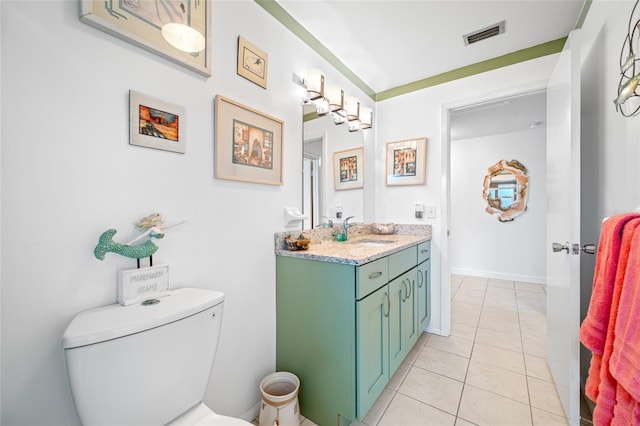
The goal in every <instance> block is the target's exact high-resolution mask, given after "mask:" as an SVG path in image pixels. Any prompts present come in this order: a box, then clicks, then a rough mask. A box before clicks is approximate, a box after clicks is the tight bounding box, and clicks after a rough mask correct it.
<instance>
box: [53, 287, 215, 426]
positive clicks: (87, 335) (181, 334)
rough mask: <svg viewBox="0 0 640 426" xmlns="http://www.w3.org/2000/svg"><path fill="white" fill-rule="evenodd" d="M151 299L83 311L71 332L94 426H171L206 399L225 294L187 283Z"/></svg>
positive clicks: (84, 416)
mask: <svg viewBox="0 0 640 426" xmlns="http://www.w3.org/2000/svg"><path fill="white" fill-rule="evenodd" d="M157 301H159V303H156V304H150V305H141V304H139V305H130V306H121V305H118V304H115V305H109V306H104V307H102V308H97V309H92V310H90V311H86V312H82V313H80V314H78V315H77V316H76V317H75V318H74V319H73V320H72V321H71V323H70V324H69V326H68V327H67V329H66V331H65V333H64V335H63V338H62V346H63V348H64V353H65V359H66V362H67V370H68V373H69V379H70V383H71V391H72V393H73V397H74V401H75V404H76V410H77V411H78V415H79V417H80V420H81V421H82V423H83V424H84V425H85V426H89V425H135V426H142V425H154V426H157V425H163V424H166V423H168V422H169V421H171V420H172V419H174V418H176V417H177V416H179V415H180V414H182V413H183V412H185V411H186V410H188V409H189V408H190V407H192V406H194V405H195V404H197V403H199V402H200V401H202V398H203V396H204V393H205V390H206V387H207V383H208V382H209V374H210V372H211V366H212V365H213V359H214V357H215V353H216V347H217V345H218V338H219V335H220V325H221V321H222V308H223V301H224V295H223V294H222V293H220V292H216V291H210V290H201V289H194V288H183V289H178V290H173V291H171V292H170V293H169V295H168V296H165V297H162V298H159V299H157Z"/></svg>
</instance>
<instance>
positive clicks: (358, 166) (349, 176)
mask: <svg viewBox="0 0 640 426" xmlns="http://www.w3.org/2000/svg"><path fill="white" fill-rule="evenodd" d="M363 175H364V148H363V147H358V148H352V149H346V150H344V151H337V152H334V153H333V183H334V187H335V190H336V191H340V190H342V189H355V188H362V187H363V182H364V176H363Z"/></svg>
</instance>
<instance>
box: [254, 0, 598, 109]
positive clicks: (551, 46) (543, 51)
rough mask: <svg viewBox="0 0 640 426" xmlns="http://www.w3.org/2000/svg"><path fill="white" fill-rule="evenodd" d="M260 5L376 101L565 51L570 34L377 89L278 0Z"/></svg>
mask: <svg viewBox="0 0 640 426" xmlns="http://www.w3.org/2000/svg"><path fill="white" fill-rule="evenodd" d="M254 1H255V2H256V3H257V4H258V5H259V6H260V7H262V8H263V9H264V10H266V11H267V12H268V13H269V14H270V15H271V16H273V17H274V18H275V19H276V20H278V21H279V22H280V23H281V24H282V25H284V26H285V27H286V28H287V29H289V31H291V32H292V33H293V34H294V35H296V36H297V37H298V38H299V39H300V40H302V41H303V42H305V43H306V44H307V45H308V46H309V47H311V48H312V49H313V50H314V51H316V52H317V53H318V54H319V55H320V56H322V58H324V59H325V60H326V61H327V62H329V63H330V64H331V65H332V66H333V67H334V68H335V69H336V70H338V71H339V72H340V73H341V74H342V75H344V76H345V77H346V78H348V79H349V80H350V81H351V82H352V83H353V84H355V85H356V86H357V87H358V88H360V89H361V90H362V91H363V92H364V93H366V94H367V96H369V97H370V98H371V99H372V100H373V101H375V102H380V101H383V100H386V99H390V98H393V97H396V96H400V95H405V94H407V93H411V92H415V91H417V90H421V89H426V88H428V87H433V86H437V85H439V84H443V83H447V82H450V81H453V80H458V79H461V78H465V77H469V76H472V75H475V74H480V73H483V72H487V71H492V70H495V69H498V68H502V67H506V66H509V65H513V64H517V63H519V62H524V61H529V60H531V59H536V58H540V57H542V56H547V55H552V54H554V53H559V52H561V51H562V48H563V47H564V44H565V42H566V40H567V37H562V38H559V39H557V40H552V41H549V42H546V43H542V44H538V45H536V46H532V47H528V48H526V49H522V50H518V51H515V52H511V53H508V54H506V55H502V56H498V57H496V58H492V59H488V60H486V61H482V62H478V63H475V64H471V65H467V66H464V67H461V68H457V69H454V70H451V71H447V72H444V73H442V74H438V75H434V76H431V77H427V78H424V79H422V80H418V81H414V82H412V83H407V84H403V85H401V86H397V87H393V88H391V89H387V90H383V91H382V92H378V93H376V92H375V91H374V90H373V89H372V88H371V87H369V86H368V85H367V84H366V83H365V82H364V81H362V79H361V78H360V77H358V76H357V75H356V74H355V73H353V71H351V70H350V69H349V68H348V67H347V66H346V65H345V64H344V63H343V62H342V61H341V60H340V59H338V57H337V56H336V55H334V54H333V53H332V52H331V51H330V50H329V49H327V48H326V47H325V46H324V45H323V44H322V43H321V42H320V41H319V40H318V39H317V38H315V37H314V36H313V34H311V33H310V32H309V31H308V30H307V29H306V28H305V27H303V26H302V25H300V23H299V22H298V21H296V20H295V19H294V18H293V17H292V16H291V15H290V14H289V13H288V12H287V11H286V10H285V9H284V8H283V7H282V6H280V5H279V4H278V3H277V2H276V0H254ZM592 2H593V0H585V2H584V4H583V6H582V10H581V12H580V16H579V17H578V21H577V22H576V26H575V28H576V29H577V28H581V27H582V25H583V24H584V21H585V20H586V18H587V14H588V12H589V9H590V8H591V3H592ZM314 118H317V117H311V116H309V117H307V116H305V121H308V120H312V119H314Z"/></svg>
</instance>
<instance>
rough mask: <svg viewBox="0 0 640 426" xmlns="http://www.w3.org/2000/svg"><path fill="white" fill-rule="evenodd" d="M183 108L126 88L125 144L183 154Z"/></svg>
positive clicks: (184, 137)
mask: <svg viewBox="0 0 640 426" xmlns="http://www.w3.org/2000/svg"><path fill="white" fill-rule="evenodd" d="M185 120H186V109H185V107H183V106H181V105H175V104H171V103H169V102H165V101H163V100H160V99H156V98H154V97H151V96H148V95H145V94H143V93H140V92H136V91H135V90H130V91H129V144H130V145H138V146H143V147H146V148H155V149H162V150H164V151H173V152H178V153H181V154H184V152H185V149H186V134H185V133H186V132H185V129H186V126H185Z"/></svg>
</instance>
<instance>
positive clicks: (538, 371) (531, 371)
mask: <svg viewBox="0 0 640 426" xmlns="http://www.w3.org/2000/svg"><path fill="white" fill-rule="evenodd" d="M524 363H525V366H526V367H527V376H531V377H535V378H536V379H540V380H544V381H545V382H553V378H552V377H551V371H550V370H549V365H548V364H547V359H546V358H544V357H538V356H534V355H529V354H524Z"/></svg>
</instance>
